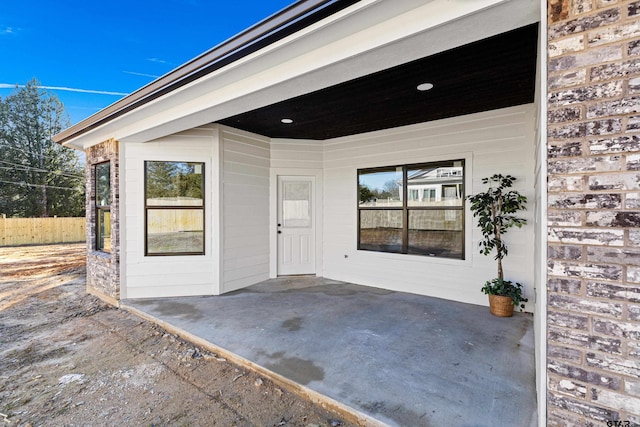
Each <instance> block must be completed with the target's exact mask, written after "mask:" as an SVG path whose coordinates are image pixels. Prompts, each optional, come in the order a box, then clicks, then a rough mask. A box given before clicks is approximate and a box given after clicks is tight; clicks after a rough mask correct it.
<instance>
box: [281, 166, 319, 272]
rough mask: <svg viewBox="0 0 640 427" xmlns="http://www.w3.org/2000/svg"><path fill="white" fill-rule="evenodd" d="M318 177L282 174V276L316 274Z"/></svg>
mask: <svg viewBox="0 0 640 427" xmlns="http://www.w3.org/2000/svg"><path fill="white" fill-rule="evenodd" d="M314 192H315V177H313V176H278V218H277V219H278V228H277V230H278V275H294V274H315V272H316V257H315V252H316V251H315V247H316V246H315V222H316V221H315V215H314V210H315V207H314V203H313V194H314Z"/></svg>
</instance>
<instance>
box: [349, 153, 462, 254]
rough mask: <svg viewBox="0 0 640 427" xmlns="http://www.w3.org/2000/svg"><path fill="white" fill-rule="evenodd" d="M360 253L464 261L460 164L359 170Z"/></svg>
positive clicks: (450, 162)
mask: <svg viewBox="0 0 640 427" xmlns="http://www.w3.org/2000/svg"><path fill="white" fill-rule="evenodd" d="M358 249H360V250H369V251H379V252H396V253H401V254H416V255H425V256H433V257H442V258H454V259H464V161H463V160H452V161H446V162H437V163H422V164H414V165H402V166H389V167H381V168H373V169H360V170H358Z"/></svg>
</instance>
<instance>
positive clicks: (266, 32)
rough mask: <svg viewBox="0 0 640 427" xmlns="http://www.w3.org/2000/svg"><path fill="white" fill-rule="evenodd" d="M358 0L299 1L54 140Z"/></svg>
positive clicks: (115, 114)
mask: <svg viewBox="0 0 640 427" xmlns="http://www.w3.org/2000/svg"><path fill="white" fill-rule="evenodd" d="M357 1H359V0H300V1H297V2H295V3H293V4H291V5H290V6H288V7H285V8H284V9H282V10H281V11H279V12H276V13H275V14H273V15H271V16H269V17H267V18H266V19H264V20H262V21H260V22H259V23H257V24H255V25H253V26H251V27H249V28H248V29H246V30H244V31H242V32H240V33H239V34H237V35H235V36H233V37H231V38H230V39H227V40H226V41H224V42H222V43H220V44H219V45H217V46H215V47H213V48H212V49H210V50H208V51H207V52H205V53H203V54H201V55H199V56H197V57H196V58H194V59H192V60H190V61H188V62H186V63H185V64H183V65H181V66H179V67H178V68H176V69H174V70H172V71H170V72H169V73H167V74H165V75H164V76H162V77H160V78H159V79H157V80H154V81H153V82H151V83H149V84H148V85H145V86H143V87H142V88H140V89H138V90H136V91H135V92H133V93H131V94H130V95H127V96H125V97H124V98H122V99H120V100H118V101H116V102H114V103H113V104H111V105H109V106H108V107H106V108H104V109H103V110H101V111H99V112H98V113H96V114H94V115H92V116H90V117H88V118H87V119H85V120H83V121H81V122H80V123H78V124H76V125H74V126H72V127H70V128H68V129H66V130H64V131H62V132H61V133H59V134H57V135H55V136H54V137H53V140H54V141H55V142H58V143H64V142H65V141H69V140H71V139H73V137H74V135H76V134H77V133H81V132H84V131H85V130H86V129H88V128H92V127H94V126H95V125H96V124H97V123H101V122H104V121H105V120H107V121H108V120H110V118H111V117H113V116H115V117H117V116H118V115H119V114H122V111H129V110H130V109H131V107H133V108H135V107H136V106H138V105H143V104H144V103H145V100H147V99H154V98H155V97H156V96H158V94H160V95H162V94H164V93H168V92H170V91H171V90H173V88H175V87H180V86H181V84H182V83H183V82H184V81H191V80H192V79H194V78H198V77H200V76H201V75H203V74H206V73H207V68H208V67H211V66H212V65H215V64H216V63H219V62H220V63H222V64H223V65H224V63H225V59H229V60H233V59H232V58H233V57H234V56H236V55H239V56H242V53H241V52H240V51H241V50H243V49H247V48H250V47H251V46H253V45H257V46H258V48H260V47H264V45H268V44H269V43H271V42H272V40H271V39H273V38H275V39H276V40H277V39H278V35H277V33H278V32H280V31H283V30H284V31H285V32H286V29H287V28H288V27H292V28H295V29H296V30H297V29H299V27H298V26H296V24H298V23H300V21H301V20H303V19H305V18H310V19H311V22H314V21H313V19H314V18H313V16H314V15H318V18H319V19H322V17H324V16H325V15H327V14H328V15H330V14H331V13H334V12H335V10H340V9H342V8H344V7H348V6H349V5H351V4H353V3H354V2H357ZM304 25H305V24H302V28H304ZM292 31H294V30H292Z"/></svg>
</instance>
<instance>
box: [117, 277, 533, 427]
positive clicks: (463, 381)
mask: <svg viewBox="0 0 640 427" xmlns="http://www.w3.org/2000/svg"><path fill="white" fill-rule="evenodd" d="M125 305H128V306H130V307H132V308H133V309H135V310H139V311H141V312H143V313H146V314H147V315H149V316H150V317H152V318H155V319H159V320H160V321H162V322H166V323H167V324H169V325H172V326H173V327H175V328H177V329H178V330H182V331H185V332H187V333H188V334H190V335H195V336H197V337H199V338H201V339H203V340H205V341H207V342H209V343H211V344H213V345H214V346H216V347H219V348H222V349H225V350H226V351H228V352H231V353H233V354H235V355H237V356H239V357H240V358H243V359H246V360H248V361H250V362H253V363H255V364H257V365H259V366H261V367H263V368H266V369H267V370H269V371H273V372H275V373H277V374H279V375H281V376H283V377H285V378H287V379H288V380H290V381H293V382H295V383H297V384H299V385H301V386H302V387H303V388H307V389H309V390H312V391H313V392H317V393H320V394H322V395H324V396H327V397H329V398H331V399H333V400H335V401H337V402H340V403H342V404H344V405H346V406H348V407H350V408H353V409H355V410H356V411H358V412H360V413H363V414H365V415H368V416H370V417H372V418H373V419H375V420H378V421H381V422H383V423H386V424H388V425H392V426H443V425H455V426H469V427H471V426H473V427H476V426H477V427H480V426H487V427H493V426H498V425H504V426H507V425H509V426H533V425H535V423H536V421H537V416H536V408H537V406H536V394H535V365H534V338H533V322H532V320H533V319H532V316H531V315H528V314H521V313H518V314H516V315H514V317H512V318H507V319H504V318H497V317H494V316H492V315H491V314H490V313H489V310H488V309H487V308H486V307H480V306H475V305H469V304H463V303H457V302H451V301H446V300H442V299H437V298H430V297H424V296H418V295H412V294H406V293H400V292H392V291H387V290H382V289H377V288H371V287H366V286H359V285H354V284H349V283H343V282H337V281H332V280H327V279H323V278H315V277H295V278H279V279H273V280H269V281H266V282H263V283H260V284H258V285H254V286H251V287H249V288H246V289H243V290H240V291H236V292H233V293H230V294H226V295H222V296H211V297H180V298H163V299H154V300H127V301H125Z"/></svg>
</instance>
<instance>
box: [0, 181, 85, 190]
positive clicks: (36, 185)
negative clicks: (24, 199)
mask: <svg viewBox="0 0 640 427" xmlns="http://www.w3.org/2000/svg"><path fill="white" fill-rule="evenodd" d="M0 182H2V183H4V184H15V185H24V186H27V187H41V188H42V187H44V188H55V189H57V190H71V191H78V188H72V187H57V186H55V185H44V184H29V183H28V182H13V181H3V180H0Z"/></svg>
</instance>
